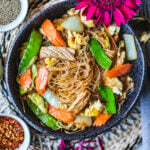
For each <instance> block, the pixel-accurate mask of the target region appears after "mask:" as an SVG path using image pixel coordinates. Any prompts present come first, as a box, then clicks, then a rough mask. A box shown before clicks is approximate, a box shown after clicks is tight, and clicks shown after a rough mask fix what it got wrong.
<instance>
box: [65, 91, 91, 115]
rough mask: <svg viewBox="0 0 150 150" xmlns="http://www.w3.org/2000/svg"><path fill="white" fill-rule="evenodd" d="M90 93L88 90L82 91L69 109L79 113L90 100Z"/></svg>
mask: <svg viewBox="0 0 150 150" xmlns="http://www.w3.org/2000/svg"><path fill="white" fill-rule="evenodd" d="M90 95H91V94H90V92H89V91H87V90H86V91H85V92H82V93H80V94H79V95H78V97H77V98H76V100H75V101H74V102H73V103H72V104H71V105H70V107H69V108H68V111H70V112H72V113H74V114H78V113H79V112H80V111H81V110H82V109H83V108H84V107H85V106H86V104H87V103H88V102H89V99H90Z"/></svg>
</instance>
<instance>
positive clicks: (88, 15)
mask: <svg viewBox="0 0 150 150" xmlns="http://www.w3.org/2000/svg"><path fill="white" fill-rule="evenodd" d="M95 11H96V6H95V5H91V6H90V7H89V8H88V13H87V17H86V20H87V21H88V20H90V19H91V18H92V17H93V15H94V13H95Z"/></svg>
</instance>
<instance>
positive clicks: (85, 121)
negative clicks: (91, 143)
mask: <svg viewBox="0 0 150 150" xmlns="http://www.w3.org/2000/svg"><path fill="white" fill-rule="evenodd" d="M74 122H75V123H77V124H81V125H82V124H83V125H86V126H88V127H89V126H91V125H92V119H91V118H90V117H86V116H77V117H76V119H75V121H74Z"/></svg>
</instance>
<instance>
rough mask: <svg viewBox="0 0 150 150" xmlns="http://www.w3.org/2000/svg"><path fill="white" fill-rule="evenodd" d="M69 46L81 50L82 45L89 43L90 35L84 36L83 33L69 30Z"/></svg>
mask: <svg viewBox="0 0 150 150" xmlns="http://www.w3.org/2000/svg"><path fill="white" fill-rule="evenodd" d="M67 33H68V46H69V47H70V48H73V49H77V50H80V49H81V45H87V44H88V41H89V36H86V37H84V36H83V35H82V34H80V33H77V32H71V31H70V30H68V32H67Z"/></svg>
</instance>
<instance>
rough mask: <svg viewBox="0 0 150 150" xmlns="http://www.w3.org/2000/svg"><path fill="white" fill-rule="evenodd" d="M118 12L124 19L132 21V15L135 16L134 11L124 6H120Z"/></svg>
mask: <svg viewBox="0 0 150 150" xmlns="http://www.w3.org/2000/svg"><path fill="white" fill-rule="evenodd" d="M120 10H121V12H122V13H123V15H124V17H125V18H126V19H133V15H135V14H136V12H135V11H134V10H132V9H130V8H128V7H127V6H126V5H122V6H121V7H120Z"/></svg>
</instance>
